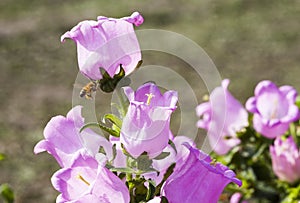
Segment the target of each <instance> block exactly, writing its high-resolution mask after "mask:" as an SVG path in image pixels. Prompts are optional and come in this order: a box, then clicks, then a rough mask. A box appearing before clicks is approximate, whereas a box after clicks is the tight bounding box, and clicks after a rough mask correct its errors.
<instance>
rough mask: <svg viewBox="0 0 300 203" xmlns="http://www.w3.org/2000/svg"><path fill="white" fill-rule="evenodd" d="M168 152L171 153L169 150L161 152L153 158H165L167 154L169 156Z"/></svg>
mask: <svg viewBox="0 0 300 203" xmlns="http://www.w3.org/2000/svg"><path fill="white" fill-rule="evenodd" d="M170 154H171V153H170V152H162V153H161V154H160V155H158V156H156V157H155V158H153V159H155V160H162V159H164V158H166V157H167V156H169V155H170Z"/></svg>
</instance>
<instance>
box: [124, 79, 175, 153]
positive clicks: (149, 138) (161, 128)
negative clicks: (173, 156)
mask: <svg viewBox="0 0 300 203" xmlns="http://www.w3.org/2000/svg"><path fill="white" fill-rule="evenodd" d="M124 92H125V94H126V96H127V98H128V100H129V102H130V104H129V107H128V110H127V113H126V116H125V117H124V120H123V124H122V128H121V136H120V141H121V143H122V144H123V145H124V147H125V148H126V150H127V151H128V152H129V153H130V154H131V155H132V156H134V157H138V156H139V155H141V154H142V153H143V152H147V153H148V156H149V157H150V158H153V157H155V156H157V155H159V154H160V153H161V152H162V151H163V149H164V148H165V147H166V146H167V144H168V140H169V138H170V137H172V133H171V131H170V117H171V113H172V112H173V111H174V110H175V109H176V103H177V99H178V98H177V92H175V91H167V92H165V93H164V94H163V95H162V94H161V93H160V90H159V88H158V87H157V86H156V85H155V84H153V83H146V84H144V85H142V86H140V87H139V88H138V89H137V90H136V92H134V91H133V90H132V89H131V88H130V87H125V88H124Z"/></svg>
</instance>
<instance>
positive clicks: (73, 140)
mask: <svg viewBox="0 0 300 203" xmlns="http://www.w3.org/2000/svg"><path fill="white" fill-rule="evenodd" d="M81 109H82V107H81V106H76V107H74V108H72V109H71V110H70V111H69V113H68V114H67V116H66V117H64V116H60V115H59V116H55V117H53V118H52V119H51V120H50V121H49V122H48V124H47V125H46V127H45V129H44V137H45V139H44V140H41V141H40V142H38V143H37V144H36V146H35V147H34V153H35V154H37V153H40V152H44V151H47V152H48V153H49V154H51V155H52V156H53V157H54V158H55V159H56V161H57V162H58V163H59V165H60V166H61V167H68V166H70V164H71V163H72V162H73V158H74V154H75V153H76V152H78V151H80V152H81V153H87V154H90V155H91V156H95V155H96V154H97V153H98V151H99V147H100V146H102V147H103V148H104V149H105V152H106V153H107V157H108V159H109V158H111V157H112V156H113V155H112V145H111V143H109V142H108V141H107V140H106V139H105V138H104V137H102V136H100V135H98V134H96V133H94V132H93V131H92V130H90V129H85V130H83V131H82V132H81V133H80V132H79V131H80V128H81V127H82V126H83V125H84V118H83V117H82V116H81Z"/></svg>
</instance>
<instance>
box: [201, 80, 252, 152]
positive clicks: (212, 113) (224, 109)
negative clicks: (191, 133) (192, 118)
mask: <svg viewBox="0 0 300 203" xmlns="http://www.w3.org/2000/svg"><path fill="white" fill-rule="evenodd" d="M228 85H229V80H228V79H225V80H223V81H222V86H220V87H217V88H215V89H214V90H213V91H212V93H211V95H210V97H209V99H210V101H209V102H205V103H202V104H200V105H199V106H197V108H196V112H197V115H198V116H199V117H200V120H199V121H198V122H197V126H198V127H199V128H204V129H206V130H207V131H208V139H209V143H210V145H211V147H212V148H213V150H214V151H215V152H216V153H217V154H220V155H223V154H226V153H227V152H228V151H229V150H230V149H231V148H233V147H234V146H236V145H238V144H239V143H240V140H239V139H238V138H237V136H236V133H237V132H238V131H241V130H242V129H243V128H244V127H247V126H248V113H247V111H246V110H245V109H244V107H243V106H242V105H241V103H240V102H239V101H238V100H236V99H235V98H234V97H233V96H232V95H231V93H230V92H229V91H228V89H227V87H228Z"/></svg>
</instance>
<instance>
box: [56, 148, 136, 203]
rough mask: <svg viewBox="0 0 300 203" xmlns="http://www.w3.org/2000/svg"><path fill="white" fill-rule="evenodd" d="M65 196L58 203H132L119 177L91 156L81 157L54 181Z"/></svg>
mask: <svg viewBox="0 0 300 203" xmlns="http://www.w3.org/2000/svg"><path fill="white" fill-rule="evenodd" d="M51 182H52V184H53V186H54V188H55V189H56V190H58V191H59V192H60V193H61V194H60V195H59V196H58V197H57V200H56V202H57V203H65V202H74V203H75V202H78V203H81V202H82V203H83V202H103V203H115V202H120V203H128V202H129V200H130V199H129V198H130V197H129V191H128V188H127V187H126V185H125V184H124V182H122V180H120V179H119V178H118V177H117V176H116V175H115V174H113V173H112V172H111V171H109V170H108V169H107V168H105V167H104V166H103V165H99V164H98V162H97V161H96V159H94V158H93V157H91V156H86V155H82V154H80V153H77V154H76V156H75V159H74V162H73V163H72V164H71V166H70V167H67V168H62V169H60V170H58V171H57V172H56V173H54V175H53V176H52V178H51Z"/></svg>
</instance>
